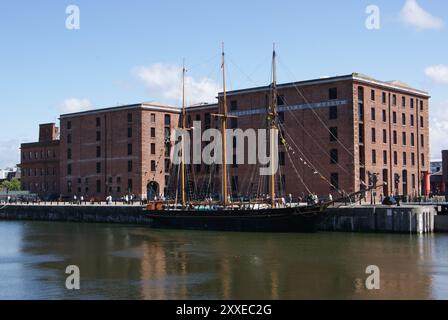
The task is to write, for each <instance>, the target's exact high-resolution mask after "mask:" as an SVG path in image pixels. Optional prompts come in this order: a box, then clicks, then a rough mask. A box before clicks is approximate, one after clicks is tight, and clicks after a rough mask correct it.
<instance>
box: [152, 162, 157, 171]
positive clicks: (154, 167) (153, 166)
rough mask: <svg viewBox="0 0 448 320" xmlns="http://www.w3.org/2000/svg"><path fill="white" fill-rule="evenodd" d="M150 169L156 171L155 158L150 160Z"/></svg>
mask: <svg viewBox="0 0 448 320" xmlns="http://www.w3.org/2000/svg"><path fill="white" fill-rule="evenodd" d="M151 171H152V172H154V171H156V161H155V160H151Z"/></svg>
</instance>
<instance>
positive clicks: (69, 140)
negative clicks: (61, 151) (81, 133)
mask: <svg viewBox="0 0 448 320" xmlns="http://www.w3.org/2000/svg"><path fill="white" fill-rule="evenodd" d="M67 143H69V144H70V143H72V135H71V134H68V135H67Z"/></svg>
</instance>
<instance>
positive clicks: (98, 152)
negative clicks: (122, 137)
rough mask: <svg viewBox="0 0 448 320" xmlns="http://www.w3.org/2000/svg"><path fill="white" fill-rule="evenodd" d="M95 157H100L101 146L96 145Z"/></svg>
mask: <svg viewBox="0 0 448 320" xmlns="http://www.w3.org/2000/svg"><path fill="white" fill-rule="evenodd" d="M96 157H97V158H100V157H101V147H100V146H97V147H96Z"/></svg>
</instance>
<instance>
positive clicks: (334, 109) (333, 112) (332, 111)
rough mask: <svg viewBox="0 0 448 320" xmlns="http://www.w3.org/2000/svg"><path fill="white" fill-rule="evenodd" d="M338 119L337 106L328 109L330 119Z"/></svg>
mask: <svg viewBox="0 0 448 320" xmlns="http://www.w3.org/2000/svg"><path fill="white" fill-rule="evenodd" d="M337 118H338V106H331V107H330V119H331V120H334V119H337Z"/></svg>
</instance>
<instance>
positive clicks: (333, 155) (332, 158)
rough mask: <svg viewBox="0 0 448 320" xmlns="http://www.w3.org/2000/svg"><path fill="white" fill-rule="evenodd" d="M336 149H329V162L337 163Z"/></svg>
mask: <svg viewBox="0 0 448 320" xmlns="http://www.w3.org/2000/svg"><path fill="white" fill-rule="evenodd" d="M338 160H339V159H338V150H337V149H331V150H330V163H331V164H337V163H338Z"/></svg>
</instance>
